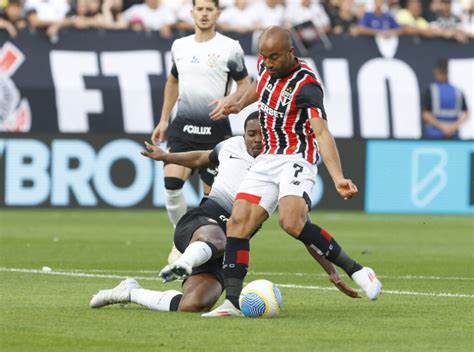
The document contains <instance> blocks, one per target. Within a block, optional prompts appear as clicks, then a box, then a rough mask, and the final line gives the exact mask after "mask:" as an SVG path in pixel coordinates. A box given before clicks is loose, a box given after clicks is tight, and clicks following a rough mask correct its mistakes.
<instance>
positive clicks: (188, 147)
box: [168, 137, 218, 186]
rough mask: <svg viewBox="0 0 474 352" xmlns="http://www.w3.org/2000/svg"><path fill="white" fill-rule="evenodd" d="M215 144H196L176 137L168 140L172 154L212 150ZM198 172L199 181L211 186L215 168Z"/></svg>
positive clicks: (204, 168) (200, 169)
mask: <svg viewBox="0 0 474 352" xmlns="http://www.w3.org/2000/svg"><path fill="white" fill-rule="evenodd" d="M217 144H218V143H196V142H191V141H187V140H184V139H181V138H178V137H169V138H168V148H169V151H170V152H172V153H180V152H190V151H194V150H212V149H214V147H215V146H216V145H217ZM198 170H199V176H201V180H203V182H204V183H205V184H207V185H209V186H212V184H213V183H214V177H216V175H217V167H201V168H199V169H198ZM193 172H194V170H193Z"/></svg>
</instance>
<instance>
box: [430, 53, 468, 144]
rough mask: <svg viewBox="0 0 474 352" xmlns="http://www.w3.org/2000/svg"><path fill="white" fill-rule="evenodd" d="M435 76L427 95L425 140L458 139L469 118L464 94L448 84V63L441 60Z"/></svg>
mask: <svg viewBox="0 0 474 352" xmlns="http://www.w3.org/2000/svg"><path fill="white" fill-rule="evenodd" d="M433 75H434V78H435V82H434V83H432V84H431V85H430V87H429V88H428V90H427V91H426V93H425V97H424V102H423V121H424V123H425V128H424V137H425V138H440V139H442V138H444V139H458V138H459V128H460V127H461V126H462V124H464V123H465V122H466V121H467V119H468V118H469V114H468V111H467V105H466V100H465V98H464V95H463V94H462V92H461V91H460V90H459V89H458V88H456V87H454V86H453V85H451V84H450V83H449V82H448V62H447V60H440V61H438V63H437V64H436V66H435V68H434V70H433Z"/></svg>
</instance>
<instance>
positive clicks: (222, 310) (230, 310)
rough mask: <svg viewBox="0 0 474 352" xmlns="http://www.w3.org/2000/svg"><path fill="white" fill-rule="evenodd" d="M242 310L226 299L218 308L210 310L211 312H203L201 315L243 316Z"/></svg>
mask: <svg viewBox="0 0 474 352" xmlns="http://www.w3.org/2000/svg"><path fill="white" fill-rule="evenodd" d="M241 316H242V312H241V311H240V310H238V309H237V308H235V307H234V305H233V304H232V302H231V301H229V300H228V299H226V300H225V301H224V303H222V304H221V305H220V306H219V307H217V308H216V309H214V310H212V311H210V312H209V313H204V314H201V317H241Z"/></svg>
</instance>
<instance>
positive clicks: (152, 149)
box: [141, 142, 213, 169]
mask: <svg viewBox="0 0 474 352" xmlns="http://www.w3.org/2000/svg"><path fill="white" fill-rule="evenodd" d="M145 148H146V150H143V151H142V152H141V154H142V155H143V156H146V157H148V158H150V159H153V160H156V161H164V162H165V163H170V164H178V165H182V166H185V167H189V168H190V169H196V168H199V167H203V166H210V165H213V164H212V162H211V161H210V160H209V155H210V154H211V152H212V150H202V151H192V152H184V153H167V152H165V151H164V150H162V149H160V148H158V147H156V146H154V145H152V144H150V143H148V142H145Z"/></svg>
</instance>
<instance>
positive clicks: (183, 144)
mask: <svg viewBox="0 0 474 352" xmlns="http://www.w3.org/2000/svg"><path fill="white" fill-rule="evenodd" d="M186 124H187V122H186V121H184V120H181V119H176V118H175V119H174V120H173V121H172V122H171V124H170V125H169V127H168V130H167V131H166V135H167V138H168V148H169V151H170V152H173V153H179V152H189V151H194V150H212V149H214V147H215V146H216V145H217V144H219V143H220V142H222V141H223V140H225V139H227V138H229V137H231V136H232V130H231V128H230V123H229V121H228V119H225V120H219V121H216V122H213V123H212V124H213V129H214V131H216V132H217V134H215V135H213V136H205V135H203V136H193V135H189V134H187V133H185V132H183V127H184V126H185V125H186ZM199 175H200V176H201V179H202V180H203V181H204V183H206V184H207V185H209V186H212V183H213V182H214V177H215V176H216V175H217V168H208V167H203V168H200V169H199Z"/></svg>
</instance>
